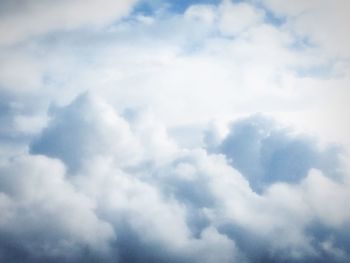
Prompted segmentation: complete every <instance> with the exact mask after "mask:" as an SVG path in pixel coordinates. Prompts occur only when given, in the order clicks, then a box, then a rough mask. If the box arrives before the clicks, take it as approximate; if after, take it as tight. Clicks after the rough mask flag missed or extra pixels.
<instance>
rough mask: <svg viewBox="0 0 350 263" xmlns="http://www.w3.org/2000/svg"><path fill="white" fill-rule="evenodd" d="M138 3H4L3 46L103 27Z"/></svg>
mask: <svg viewBox="0 0 350 263" xmlns="http://www.w3.org/2000/svg"><path fill="white" fill-rule="evenodd" d="M135 3H136V0H123V1H113V0H104V1H95V0H88V1H82V0H74V1H69V0H68V1H66V0H64V1H58V2H57V1H55V2H52V1H47V0H40V1H15V2H13V1H3V2H2V3H1V7H2V11H1V16H0V17H1V18H0V21H1V22H0V24H1V26H0V36H1V38H0V39H1V41H0V44H12V43H16V42H18V41H22V40H24V39H26V38H28V37H30V36H33V35H34V36H35V35H39V34H45V33H48V32H52V31H55V30H71V29H76V28H79V27H82V26H90V27H91V26H93V27H96V26H97V27H98V26H103V25H105V24H107V23H110V22H112V21H113V20H115V19H118V18H121V17H122V16H124V15H126V14H127V13H128V11H130V8H131V7H132V6H133V4H135Z"/></svg>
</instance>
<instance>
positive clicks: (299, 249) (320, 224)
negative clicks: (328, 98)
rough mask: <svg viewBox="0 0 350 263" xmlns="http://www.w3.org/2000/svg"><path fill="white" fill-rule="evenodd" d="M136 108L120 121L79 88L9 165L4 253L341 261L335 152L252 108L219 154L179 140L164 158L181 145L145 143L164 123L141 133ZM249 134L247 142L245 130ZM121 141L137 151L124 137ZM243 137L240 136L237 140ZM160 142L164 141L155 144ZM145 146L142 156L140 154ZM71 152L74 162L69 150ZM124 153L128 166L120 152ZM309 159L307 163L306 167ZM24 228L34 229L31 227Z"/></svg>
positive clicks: (341, 197) (342, 213)
mask: <svg viewBox="0 0 350 263" xmlns="http://www.w3.org/2000/svg"><path fill="white" fill-rule="evenodd" d="M82 109H83V110H82ZM135 114H136V113H134V114H132V113H130V110H128V113H127V114H126V113H124V116H125V117H123V116H122V115H118V114H117V113H116V112H115V111H114V110H113V109H111V108H110V107H109V106H108V105H107V104H106V103H105V102H104V101H101V99H100V98H96V97H95V96H93V95H91V94H84V95H82V96H79V97H78V98H77V99H76V100H75V101H73V102H72V103H71V104H69V105H67V106H65V107H62V108H60V109H56V113H55V114H54V115H53V116H52V120H51V121H50V122H49V125H48V127H47V128H45V129H44V130H43V132H42V133H41V135H39V138H37V139H36V141H35V142H34V143H33V144H32V146H31V147H32V148H31V152H32V154H26V155H24V156H22V157H16V158H14V159H7V160H3V161H2V168H1V169H2V170H1V175H2V176H1V180H2V183H1V185H2V188H1V199H0V200H1V207H2V208H3V211H5V212H4V213H3V214H2V217H1V223H2V227H3V228H2V229H3V230H2V231H3V233H4V234H3V236H4V237H6V238H4V239H3V240H2V244H3V245H2V247H3V248H4V251H5V248H7V247H11V249H10V250H9V252H8V253H5V252H2V254H3V257H4V258H5V259H9V260H14V259H15V258H16V255H17V256H18V257H20V259H21V260H22V261H23V260H24V261H29V260H42V259H43V258H48V259H50V260H60V259H62V260H63V259H64V260H71V261H74V260H76V259H77V258H90V259H93V258H95V259H100V260H103V261H106V262H108V261H110V260H117V259H118V260H119V261H120V262H142V261H144V260H151V261H162V262H163V261H164V262H165V261H166V262H203V261H204V262H216V261H217V259H218V258H220V260H221V261H222V262H254V261H256V260H268V261H270V262H279V261H281V260H283V261H286V262H293V261H295V260H300V261H304V260H309V261H310V260H315V261H321V260H323V257H324V255H326V258H329V259H331V260H333V261H334V262H344V260H345V259H346V258H347V255H348V253H349V251H348V250H347V247H346V242H348V240H349V238H350V237H349V235H348V234H346V233H345V234H344V233H341V230H342V229H343V228H344V227H345V226H347V225H348V224H349V223H350V214H349V213H347V209H346V200H347V199H348V198H349V195H350V191H349V185H348V183H347V180H346V178H347V176H348V175H347V174H346V173H345V170H344V171H343V172H339V176H338V177H337V178H335V177H334V174H333V173H332V172H333V170H332V169H331V168H335V167H337V168H339V167H340V166H339V164H338V163H337V162H331V160H332V159H326V160H327V161H329V162H330V164H326V163H323V166H322V165H321V164H319V163H318V162H321V159H322V158H325V157H324V155H328V156H329V155H332V154H333V155H334V156H333V158H335V159H337V158H338V157H337V152H334V151H333V152H328V150H325V151H321V150H318V149H317V148H316V147H315V145H313V142H311V141H308V140H305V139H304V138H303V137H295V136H292V135H290V134H288V133H286V132H285V131H284V130H280V129H279V128H276V127H274V125H271V123H270V122H269V121H268V120H266V119H264V118H263V117H261V116H258V117H257V116H254V117H251V118H248V119H243V120H239V121H237V122H236V123H233V125H232V130H231V131H230V132H229V133H228V135H227V136H226V137H225V138H223V139H222V141H221V142H219V144H218V146H217V148H215V150H222V151H223V154H221V153H219V152H216V153H215V152H213V151H212V150H210V152H208V151H207V150H205V149H203V148H198V149H191V150H189V149H182V148H180V147H175V148H171V149H172V151H171V154H168V155H167V156H168V157H167V158H162V157H163V156H164V155H163V154H161V155H157V154H153V152H154V151H155V152H157V149H159V147H161V148H167V147H169V145H173V143H174V142H172V140H171V139H170V138H169V137H165V138H167V139H164V140H163V142H162V140H160V141H157V140H154V141H152V140H151V141H147V140H144V139H143V138H142V137H146V138H152V134H157V133H159V131H158V132H157V131H156V129H154V130H153V131H152V130H147V129H144V131H145V134H146V135H145V134H143V132H142V129H137V128H136V126H138V127H145V124H144V125H142V122H143V121H144V122H145V123H148V121H147V118H146V119H145V118H137V117H136V116H137V115H136V116H135ZM62 116H64V117H62ZM107 120H108V121H107ZM136 123H138V124H137V125H136ZM73 124H74V125H75V126H74V125H73ZM72 125H73V126H72ZM86 125H87V126H86ZM153 126H154V127H157V125H156V124H154V125H153ZM101 130H103V133H101ZM55 131H57V133H56V132H55ZM58 131H59V132H58ZM163 132H164V131H163ZM120 134H124V135H123V136H125V138H133V140H135V141H137V142H138V144H137V146H138V147H139V148H137V149H138V150H137V151H128V150H130V149H132V147H133V146H132V145H133V140H127V139H125V138H124V137H120ZM243 135H245V136H247V142H248V141H249V145H248V144H246V142H245V139H244V138H245V137H239V136H243ZM65 136H67V137H65ZM236 136H237V137H236ZM66 138H67V139H66ZM120 138H122V139H121V141H123V142H128V144H129V146H130V149H129V148H128V147H127V145H125V147H123V144H120V142H119V140H120ZM237 138H240V139H239V140H238V141H241V142H242V144H240V145H239V144H237V145H236V144H235V143H234V142H235V141H236V139H237ZM104 140H105V141H106V142H107V141H108V142H109V145H108V144H107V143H104ZM166 140H168V143H164V141H166ZM56 142H59V143H57V144H55V143H56ZM154 144H158V148H157V147H155V146H154V147H150V145H154ZM54 145H56V146H55V147H53V146H54ZM60 147H61V148H60ZM92 149H94V150H92ZM102 149H103V150H102ZM140 149H143V150H147V154H146V155H142V154H140V153H142V152H143V151H142V150H140ZM261 149H266V150H264V151H263V152H260V151H261ZM281 149H287V150H285V151H282V150H281ZM288 149H290V150H288ZM72 150H74V151H75V152H74V153H75V154H74V156H76V157H78V159H74V158H72V155H71V151H72ZM229 150H230V151H229ZM235 150H237V151H238V152H241V155H239V156H240V159H238V162H234V161H233V160H235V159H237V155H236V153H235V152H234V151H235ZM251 150H254V151H255V150H256V151H255V153H249V151H251ZM244 151H248V152H247V153H245V152H244ZM265 151H266V152H265ZM300 151H301V152H300ZM274 152H280V154H279V155H277V156H279V157H280V158H282V159H283V160H285V161H282V162H278V164H279V165H280V168H279V169H278V172H276V173H275V176H272V175H273V172H275V171H274V165H265V166H264V159H263V158H262V156H264V158H265V157H266V158H267V159H268V160H270V161H271V160H273V158H272V159H271V158H269V156H268V155H267V153H269V154H271V156H273V153H274ZM39 153H40V155H38V154H39ZM168 153H169V152H168ZM33 154H34V155H33ZM298 154H301V155H303V156H304V158H301V157H300V156H299V155H298ZM42 155H46V156H48V157H44V156H42ZM128 155H129V157H128V158H127V159H128V160H134V161H133V162H132V163H127V162H125V161H124V160H123V159H122V158H121V157H120V156H128ZM130 156H131V157H130ZM133 156H134V157H135V158H132V157H133ZM310 156H311V157H312V158H311V157H310ZM306 157H308V159H310V160H307V162H306V164H305V163H304V159H305V158H306ZM53 158H59V159H60V160H62V162H63V163H61V162H60V161H57V160H55V159H53ZM159 158H160V160H159ZM276 158H277V157H276ZM298 158H299V159H298ZM243 159H245V160H243ZM261 159H263V160H262V162H261ZM72 160H74V162H73V161H72ZM250 160H251V161H252V163H253V164H254V165H251V167H252V170H249V169H248V167H249V166H248V165H247V163H249V161H250ZM322 161H325V160H322ZM259 162H261V163H259ZM298 162H300V163H298ZM64 164H65V165H66V166H67V168H68V170H67V171H65V169H64ZM293 164H295V165H296V167H297V169H296V171H297V173H296V175H295V174H294V170H293V167H290V165H293ZM244 165H246V166H244ZM334 166H335V167H334ZM300 167H301V168H300ZM299 168H300V170H298V169H299ZM264 169H265V170H264ZM269 169H270V170H269ZM271 169H272V170H271ZM24 171H26V172H25V173H24ZM28 172H29V173H28ZM269 174H272V175H271V178H269V176H268V175H269ZM261 176H262V178H263V180H262V181H259V179H257V178H259V177H261ZM254 178H255V179H254ZM255 181H257V182H258V183H257V184H255ZM261 182H264V183H265V184H264V191H263V192H262V193H260V194H258V193H256V188H255V187H256V185H259V186H260V183H261ZM251 186H252V187H253V188H251ZM38 189H40V190H38ZM67 207H68V208H69V209H68V208H67ZM67 209H68V210H67ZM71 210H72V212H71V213H70V214H69V215H68V214H67V211H71ZM73 212H74V213H73ZM72 213H73V214H72ZM51 217H52V220H51V221H50V224H49V225H47V223H45V222H47V221H46V220H48V218H51ZM11 218H12V219H11ZM81 221H83V222H85V224H82V225H81V224H79V223H80V222H81ZM17 224H18V225H17ZM38 224H39V225H40V227H39V228H38V227H34V226H35V225H38ZM52 224H54V226H55V227H52V226H53V225H52ZM77 224H78V225H77ZM20 226H21V227H20ZM27 226H32V227H30V228H29V229H30V231H29V232H28V229H27ZM43 226H47V227H46V228H45V229H46V230H45V231H44V232H41V234H40V239H39V240H38V241H36V242H35V243H33V242H31V245H30V246H29V247H28V244H27V243H28V242H30V240H31V239H32V238H34V235H38V233H37V231H39V230H42V227H43ZM15 240H21V241H20V242H18V241H15ZM253 243H254V244H256V245H255V246H252V244H253ZM42 247H45V250H43V248H42ZM86 251H89V252H88V253H87V254H86Z"/></svg>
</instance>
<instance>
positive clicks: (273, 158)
mask: <svg viewBox="0 0 350 263" xmlns="http://www.w3.org/2000/svg"><path fill="white" fill-rule="evenodd" d="M219 144H220V145H218V146H217V149H216V150H215V151H216V152H220V153H223V154H225V156H226V157H227V158H228V159H229V160H230V162H231V164H232V166H233V167H235V168H236V169H238V170H239V171H240V172H241V173H242V174H243V175H244V176H245V177H246V178H247V179H248V180H249V183H250V185H251V187H252V188H253V189H254V190H256V191H258V192H261V191H262V190H263V189H264V188H266V187H267V186H269V185H270V184H272V183H275V182H291V183H292V182H299V181H300V180H301V179H303V178H304V177H305V176H306V175H307V173H308V171H309V170H310V169H311V168H318V169H320V170H322V171H324V172H325V173H326V174H328V175H331V176H336V173H337V167H338V158H337V157H338V155H339V153H340V151H339V150H340V149H339V148H338V147H337V146H329V147H328V148H326V149H324V150H319V149H318V148H317V146H316V142H315V141H314V140H313V139H311V138H308V137H306V136H301V135H291V132H290V131H288V130H287V129H283V128H278V127H277V126H276V124H275V123H274V122H273V121H272V120H269V119H267V118H264V117H263V116H261V115H256V116H253V117H250V118H247V119H242V120H240V121H237V122H234V123H233V124H232V126H231V128H230V132H229V134H228V135H227V136H226V138H224V140H223V141H222V142H221V143H219Z"/></svg>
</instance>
